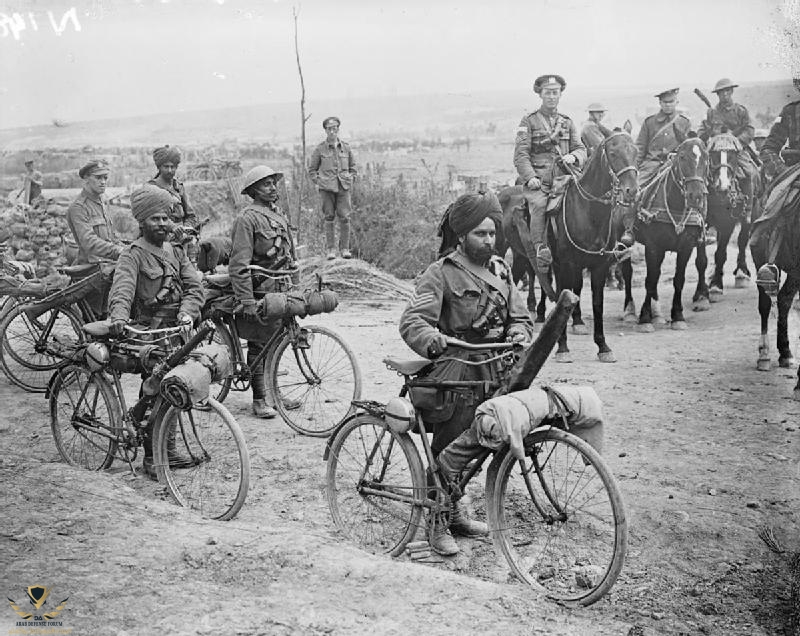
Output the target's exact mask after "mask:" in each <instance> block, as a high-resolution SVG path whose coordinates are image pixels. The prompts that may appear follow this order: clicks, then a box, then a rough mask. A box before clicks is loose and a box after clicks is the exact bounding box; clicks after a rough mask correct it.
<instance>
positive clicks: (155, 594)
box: [0, 261, 800, 635]
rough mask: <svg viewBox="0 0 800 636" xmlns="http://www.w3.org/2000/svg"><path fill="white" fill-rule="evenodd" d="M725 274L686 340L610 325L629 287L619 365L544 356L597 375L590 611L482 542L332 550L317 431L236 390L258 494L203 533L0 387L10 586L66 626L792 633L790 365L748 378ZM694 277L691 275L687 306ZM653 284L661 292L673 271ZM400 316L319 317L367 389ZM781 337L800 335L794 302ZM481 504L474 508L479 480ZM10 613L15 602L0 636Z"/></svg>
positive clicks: (375, 307) (394, 310) (614, 295)
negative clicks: (40, 595)
mask: <svg viewBox="0 0 800 636" xmlns="http://www.w3.org/2000/svg"><path fill="white" fill-rule="evenodd" d="M669 262H672V261H669ZM729 262H730V261H729ZM665 275H666V276H669V275H670V272H669V267H668V266H667V267H665ZM726 284H727V285H728V286H729V288H730V289H726V293H725V297H724V300H723V301H722V302H720V303H717V304H715V305H713V306H712V308H711V310H710V311H708V312H705V313H700V314H693V313H692V312H691V311H688V312H687V320H688V321H689V331H687V332H679V331H672V330H670V329H669V327H668V326H667V327H665V328H661V329H659V330H658V331H657V332H656V333H654V334H639V333H637V332H636V331H635V330H634V328H633V327H632V326H629V325H624V324H623V323H622V321H621V320H620V318H619V315H621V309H622V293H621V292H618V291H612V292H609V293H608V294H607V297H606V298H607V300H606V307H607V310H608V314H609V318H608V319H607V322H606V325H607V327H606V333H607V336H608V340H609V344H610V346H611V347H612V348H613V349H614V352H615V354H616V356H617V358H618V360H619V362H617V363H616V364H613V365H605V364H602V363H600V362H598V361H597V360H596V357H595V352H596V347H595V346H594V344H593V343H592V341H591V337H587V336H572V337H571V338H570V345H571V348H572V350H573V352H574V358H575V363H573V364H566V365H559V364H556V363H554V362H552V361H550V362H548V363H547V365H546V366H545V368H544V370H543V372H542V374H541V375H540V378H539V379H540V380H541V381H554V380H560V381H566V382H572V383H576V384H590V385H593V386H594V387H595V388H596V390H597V392H598V393H599V394H600V396H601V397H602V398H603V400H604V401H605V404H606V412H607V415H608V418H609V420H610V425H609V426H608V428H607V433H606V440H607V442H606V445H607V451H606V458H607V460H608V461H609V463H610V464H611V466H612V469H613V471H614V473H615V474H616V476H617V478H618V480H619V482H620V486H621V489H622V491H623V494H624V497H625V499H626V503H627V507H628V512H629V523H630V542H629V554H628V559H627V562H626V565H625V568H624V570H623V573H622V575H621V578H620V580H619V581H618V583H617V585H616V586H615V587H614V589H613V590H612V592H611V594H610V595H609V596H608V597H607V598H606V599H604V600H602V601H601V602H599V603H598V604H597V605H595V606H593V607H591V608H588V609H581V610H567V609H563V608H560V607H558V606H556V605H554V604H552V603H549V602H546V601H542V600H538V599H535V598H533V597H532V596H531V595H530V593H529V591H528V590H527V589H526V588H524V587H523V586H522V585H520V584H518V583H515V582H513V581H510V582H509V577H508V571H507V568H506V566H505V563H504V562H503V561H501V560H500V559H499V558H498V557H495V556H494V553H493V551H492V548H491V543H490V542H488V541H481V540H475V541H466V540H459V541H460V544H461V545H462V548H464V554H463V556H462V557H459V558H457V559H455V560H453V561H452V562H450V563H446V564H442V565H439V566H426V565H418V564H413V563H409V562H403V561H401V560H395V561H393V560H390V559H388V558H383V557H374V556H370V555H367V554H364V553H362V552H360V551H359V550H357V549H355V548H353V547H351V546H348V545H346V544H343V542H342V540H341V539H340V538H339V537H337V536H336V534H335V533H334V532H333V529H332V527H331V521H330V515H329V514H328V511H327V506H326V504H325V501H324V496H323V480H324V468H325V467H324V464H323V463H322V460H321V455H322V448H323V441H322V440H318V439H310V438H303V437H299V436H297V435H295V434H294V433H293V432H292V431H291V430H290V429H289V428H288V427H287V426H285V425H284V424H282V423H281V422H280V421H268V422H263V421H258V420H255V419H253V418H251V417H250V416H249V413H248V409H247V407H248V402H247V397H246V396H245V395H243V394H234V395H232V396H231V397H230V398H229V399H228V401H227V404H228V406H229V407H230V408H231V410H232V412H233V413H234V415H235V416H236V417H237V418H238V419H239V421H240V423H241V424H242V427H243V429H244V431H245V433H246V435H247V438H248V444H249V448H250V452H251V458H252V464H253V481H252V484H251V489H250V495H249V497H248V500H247V503H246V504H245V507H244V509H243V510H242V512H241V513H240V515H239V517H238V518H237V519H236V520H235V521H233V522H229V523H211V522H204V521H201V520H198V519H196V518H195V517H193V516H192V515H190V514H189V513H186V512H185V511H183V510H181V509H179V508H177V507H175V506H174V505H173V504H172V503H170V502H169V501H168V500H165V498H164V495H163V492H162V491H161V489H160V488H159V487H158V486H157V485H155V484H153V483H152V482H147V481H145V480H143V479H134V478H132V477H131V476H130V474H129V473H128V472H127V471H126V470H125V469H123V468H122V467H121V466H117V465H116V464H115V466H114V467H112V470H111V471H110V472H108V473H105V474H91V473H84V472H81V471H77V470H73V469H71V468H68V467H67V466H65V465H64V464H62V463H60V461H59V459H58V455H57V452H56V450H55V447H54V445H53V442H52V439H51V437H50V432H49V425H48V419H47V406H46V402H45V401H44V400H43V399H42V397H41V396H31V395H27V394H23V393H21V392H20V391H19V390H17V389H16V388H14V387H11V386H10V385H9V384H8V383H7V382H4V381H2V380H0V401H2V404H3V405H4V411H5V413H4V417H3V418H2V420H0V475H1V476H2V481H3V488H2V492H3V513H2V516H0V563H2V565H3V570H2V592H3V595H5V596H7V597H10V598H12V599H14V600H15V601H17V602H20V601H25V602H26V603H27V599H25V589H26V588H27V587H28V586H29V585H37V584H41V585H46V586H53V592H52V594H53V596H52V597H51V598H53V599H54V600H56V601H60V600H62V599H64V598H67V597H69V600H68V602H67V605H66V609H65V610H64V611H63V612H62V614H61V617H60V618H61V619H62V621H63V627H64V629H68V628H72V630H73V631H72V633H74V634H157V633H163V634H375V633H378V634H406V633H429V634H452V633H464V634H467V633H501V632H502V633H506V634H614V635H616V634H622V635H625V634H628V633H632V634H655V633H658V634H698V633H705V634H720V635H722V634H725V635H728V634H742V635H756V634H765V635H767V634H769V635H772V634H782V633H788V631H787V632H784V630H786V629H788V607H789V603H788V599H789V587H788V585H789V583H788V580H787V578H786V574H787V567H786V566H787V562H786V560H785V559H783V558H782V557H778V556H776V555H774V554H772V553H770V552H769V551H768V550H767V549H766V547H765V546H764V544H763V543H762V542H761V541H760V540H759V538H758V537H757V535H756V530H757V529H758V528H759V527H760V526H761V525H764V524H769V525H771V526H774V528H775V531H776V534H777V535H778V536H779V537H781V538H782V539H783V540H784V542H785V543H786V544H787V547H789V548H790V549H794V550H798V549H800V518H798V516H797V509H798V504H799V503H800V468H798V466H800V462H799V461H798V459H799V458H800V418H798V415H800V403H797V402H794V401H793V400H792V399H791V395H792V387H793V386H794V382H795V379H796V376H795V371H794V370H786V369H778V368H773V370H772V371H771V372H769V373H761V372H758V371H756V369H755V359H756V350H757V342H758V317H757V312H756V292H755V289H754V288H753V287H750V288H748V289H741V290H737V289H732V287H733V281H732V278H731V277H730V276H728V277H727V278H726ZM691 285H692V278H691V272H690V281H689V282H687V289H686V290H685V293H684V299H685V300H686V301H688V300H689V298H690V297H691V291H690V290H689V287H690V286H691ZM662 290H663V291H662V298H666V299H668V298H670V297H671V288H670V289H669V290H668V289H667V285H666V283H664V282H663V279H662ZM587 293H588V292H584V294H585V296H584V304H586V305H588V302H587V299H588V297H587V296H586V294H587ZM642 293H643V292H642V289H641V288H638V289H635V290H634V296H635V298H636V301H637V303H639V302H641V299H642ZM662 302H663V300H662ZM401 309H402V305H401V304H400V303H397V302H377V301H376V302H363V303H343V304H342V305H340V307H339V309H338V310H337V311H336V312H335V313H334V314H332V315H330V316H326V317H324V318H323V319H322V320H315V321H314V322H317V323H322V324H327V325H329V326H333V327H335V328H336V329H337V330H338V331H340V332H341V333H342V334H343V335H344V336H345V337H346V338H347V339H348V341H349V342H350V343H351V345H352V346H353V348H354V349H355V350H356V352H357V354H358V356H359V360H360V363H361V366H362V372H363V377H364V380H365V381H364V396H365V397H371V398H375V399H386V398H388V397H390V396H391V395H393V394H395V393H396V390H397V388H398V386H399V385H398V382H397V378H396V376H394V374H393V373H391V372H389V371H388V370H386V369H385V367H383V365H382V364H381V359H382V358H383V357H384V356H386V355H404V354H405V353H407V352H408V350H407V349H406V348H405V345H404V344H403V343H402V341H401V340H400V338H399V336H398V334H397V329H396V324H397V319H398V317H399V314H400V311H401ZM584 314H586V309H584ZM772 334H773V336H774V322H773V324H772ZM790 335H791V338H792V342H793V343H797V335H798V318H797V316H796V315H795V314H794V312H793V315H792V316H791V317H790ZM772 346H773V348H774V339H773V345H772ZM774 357H775V358H777V353H775V354H774ZM471 494H472V498H473V500H474V502H475V506H476V508H477V510H478V512H479V513H480V512H481V511H482V504H481V494H482V485H477V486H475V487H473V492H472V493H471ZM15 620H16V616H15V614H14V612H13V611H12V610H11V608H10V607H9V606H8V605H6V607H5V609H4V610H2V611H0V629H3V631H8V630H9V629H11V628H12V627H13V625H14V621H15Z"/></svg>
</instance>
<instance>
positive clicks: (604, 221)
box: [498, 131, 639, 362]
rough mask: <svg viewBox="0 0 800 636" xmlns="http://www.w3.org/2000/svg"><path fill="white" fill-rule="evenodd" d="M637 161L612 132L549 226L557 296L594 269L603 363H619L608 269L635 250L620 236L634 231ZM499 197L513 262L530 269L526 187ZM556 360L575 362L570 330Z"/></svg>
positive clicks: (626, 140) (625, 138)
mask: <svg viewBox="0 0 800 636" xmlns="http://www.w3.org/2000/svg"><path fill="white" fill-rule="evenodd" d="M635 160H636V145H635V144H634V142H633V139H631V137H630V135H628V134H627V133H625V132H621V131H619V132H613V133H611V134H610V135H609V136H608V137H606V138H605V139H604V140H603V141H602V142H601V143H600V145H599V146H598V147H597V149H596V150H595V152H594V154H593V155H592V157H591V158H590V159H589V160H588V161H587V163H586V166H585V168H584V171H583V174H582V175H581V176H577V175H573V177H572V178H571V179H569V180H568V181H567V184H566V186H565V190H564V194H563V198H562V199H561V202H560V204H558V205H557V206H556V208H555V211H554V213H553V214H552V216H551V217H550V221H549V223H548V242H549V244H550V247H551V250H552V252H553V265H552V267H553V272H554V274H555V279H556V290H557V292H556V293H560V292H561V290H563V289H570V290H573V291H576V289H577V290H579V289H580V285H582V283H583V279H582V271H583V268H587V269H589V271H590V276H591V285H592V314H593V317H594V342H595V344H596V345H597V347H598V353H597V357H598V359H599V360H600V361H601V362H616V358H615V357H614V353H613V351H612V350H611V348H610V347H609V346H608V344H607V343H606V339H605V335H604V333H603V292H604V288H605V280H606V275H607V272H608V268H609V265H610V264H611V262H612V261H613V260H614V259H615V258H619V257H620V255H622V254H623V253H626V252H627V250H628V249H629V248H630V245H627V246H625V245H621V244H620V243H619V237H620V236H621V235H622V233H623V230H626V231H628V232H630V231H631V230H632V228H633V223H634V221H635V218H636V208H635V202H636V198H637V195H638V189H639V188H638V171H637V169H636V166H635ZM498 197H499V199H500V204H501V206H502V207H503V231H504V235H505V240H506V242H507V244H508V245H509V246H510V247H511V249H512V251H513V253H514V260H515V261H516V260H517V259H525V260H527V262H528V264H529V265H530V263H532V262H533V261H534V259H535V257H534V255H533V252H532V241H531V237H530V230H529V218H530V217H529V213H528V209H527V204H526V201H525V196H524V193H523V188H522V186H511V187H507V188H503V189H502V190H501V191H500V193H499V195H498ZM548 207H550V206H548ZM539 280H540V282H541V280H542V278H541V276H540V278H539ZM578 293H579V291H578ZM576 311H579V309H578V308H577V307H576ZM573 315H574V313H573ZM578 315H580V314H578ZM554 359H555V360H556V361H558V362H571V356H570V352H569V348H568V347H567V333H566V330H564V332H563V333H562V334H561V337H560V338H559V341H558V350H557V351H556V354H555V357H554Z"/></svg>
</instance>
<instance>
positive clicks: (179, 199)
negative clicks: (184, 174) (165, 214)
mask: <svg viewBox="0 0 800 636" xmlns="http://www.w3.org/2000/svg"><path fill="white" fill-rule="evenodd" d="M148 183H151V184H153V185H154V186H158V187H159V188H161V189H162V190H166V191H167V192H169V193H170V195H171V196H172V198H173V200H174V203H173V205H172V209H171V210H170V212H169V218H170V220H171V221H172V222H173V223H177V224H178V225H188V226H191V227H197V216H196V215H195V213H194V208H192V206H191V205H190V204H189V200H188V199H187V198H186V189H185V188H184V187H183V184H182V183H181V182H180V181H178V180H177V179H173V180H172V185H171V186H170V187H167V186H165V185H164V184H163V183H161V182H160V181H159V180H158V179H150V181H148Z"/></svg>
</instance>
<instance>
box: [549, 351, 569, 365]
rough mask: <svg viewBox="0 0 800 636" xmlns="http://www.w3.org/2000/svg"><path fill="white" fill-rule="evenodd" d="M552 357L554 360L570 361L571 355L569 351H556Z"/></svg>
mask: <svg viewBox="0 0 800 636" xmlns="http://www.w3.org/2000/svg"><path fill="white" fill-rule="evenodd" d="M553 359H554V360H555V361H556V362H572V355H571V354H570V352H569V351H557V352H556V354H555V355H554V356H553Z"/></svg>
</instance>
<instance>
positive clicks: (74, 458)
mask: <svg viewBox="0 0 800 636" xmlns="http://www.w3.org/2000/svg"><path fill="white" fill-rule="evenodd" d="M92 423H94V424H95V425H96V426H97V428H103V429H105V430H106V431H107V433H108V434H110V435H113V436H115V437H118V436H119V435H120V433H121V431H122V426H121V416H120V407H119V400H118V399H117V395H116V393H115V392H114V389H113V387H112V386H111V383H110V382H109V381H108V379H107V378H105V377H104V376H103V375H102V374H99V373H92V372H90V371H89V369H87V368H86V367H84V366H81V365H77V364H70V365H67V366H65V367H62V368H61V369H59V370H58V371H57V372H56V373H55V377H54V378H53V384H52V387H51V390H50V430H51V432H52V433H53V440H54V441H55V444H56V448H57V449H58V453H59V455H61V457H62V459H63V460H64V461H65V462H67V463H68V464H70V465H72V466H79V467H81V468H86V469H87V470H103V469H105V468H108V467H109V466H111V463H112V462H113V461H114V457H115V456H116V452H117V446H118V444H117V441H116V439H111V438H109V437H105V436H103V435H101V434H98V433H95V432H93V431H91V430H90V429H87V428H84V427H83V426H81V425H82V424H84V425H85V424H92Z"/></svg>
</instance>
